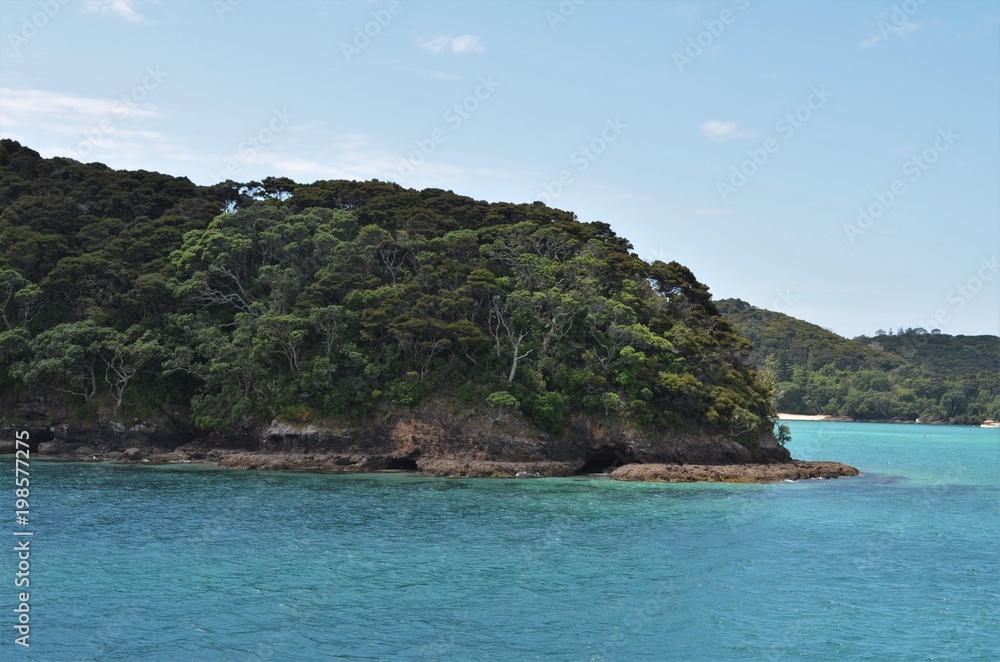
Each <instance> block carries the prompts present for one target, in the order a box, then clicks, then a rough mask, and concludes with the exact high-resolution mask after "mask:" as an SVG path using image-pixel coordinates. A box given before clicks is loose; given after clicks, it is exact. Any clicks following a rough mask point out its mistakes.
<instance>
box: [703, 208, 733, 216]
mask: <svg viewBox="0 0 1000 662" xmlns="http://www.w3.org/2000/svg"><path fill="white" fill-rule="evenodd" d="M694 213H695V215H696V216H726V215H727V214H731V213H733V210H732V209H719V208H710V209H695V210H694Z"/></svg>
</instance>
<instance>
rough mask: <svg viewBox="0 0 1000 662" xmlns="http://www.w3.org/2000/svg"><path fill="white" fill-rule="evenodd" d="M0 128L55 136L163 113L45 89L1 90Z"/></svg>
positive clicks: (150, 106) (141, 105)
mask: <svg viewBox="0 0 1000 662" xmlns="http://www.w3.org/2000/svg"><path fill="white" fill-rule="evenodd" d="M0 97H2V98H3V102H2V103H0V126H4V127H8V126H35V127H39V128H46V129H48V130H51V131H55V132H56V133H75V132H85V131H87V130H88V129H91V128H93V127H94V126H95V125H97V124H99V123H100V122H101V121H102V120H108V121H111V122H114V121H116V120H120V119H124V118H126V117H127V118H130V119H131V118H135V119H151V118H155V117H159V116H160V115H161V114H162V113H161V111H160V110H159V109H158V108H157V107H156V106H155V105H154V104H151V103H136V102H132V101H123V100H121V99H96V98H92V97H80V96H75V95H72V94H62V93H59V92H48V91H46V90H30V89H27V90H26V89H18V90H14V89H10V88H7V87H0Z"/></svg>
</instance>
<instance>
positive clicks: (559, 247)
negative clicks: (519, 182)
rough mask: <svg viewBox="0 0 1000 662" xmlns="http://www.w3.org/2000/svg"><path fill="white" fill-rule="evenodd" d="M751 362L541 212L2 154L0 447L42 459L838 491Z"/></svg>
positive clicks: (684, 275) (709, 316)
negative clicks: (16, 433) (775, 484)
mask: <svg viewBox="0 0 1000 662" xmlns="http://www.w3.org/2000/svg"><path fill="white" fill-rule="evenodd" d="M751 350H752V345H751V343H750V342H749V341H748V340H747V339H746V338H744V337H743V336H741V335H740V334H739V333H738V332H737V331H736V329H735V328H734V327H733V326H732V325H731V324H730V322H729V321H728V320H727V319H726V317H725V316H724V315H723V314H722V312H721V311H720V308H719V305H718V303H717V302H716V301H715V300H714V299H713V298H712V295H711V293H710V291H709V288H708V286H707V285H705V284H704V283H701V282H699V281H698V279H697V278H696V277H695V275H694V274H693V273H692V272H691V271H690V269H688V268H687V267H685V266H684V265H682V264H680V263H678V262H673V261H672V262H669V263H665V262H663V261H660V260H655V261H653V262H651V263H650V262H646V261H644V260H642V259H641V258H640V257H639V256H638V255H637V254H636V253H635V251H634V250H633V247H632V245H631V244H630V243H629V241H628V240H627V239H625V238H624V237H620V236H618V235H617V234H616V233H615V231H614V229H613V228H612V226H611V225H610V224H608V223H605V222H602V221H582V220H580V219H578V218H577V216H576V214H574V213H573V212H571V211H566V210H561V209H556V208H552V207H549V206H547V205H545V204H543V203H541V202H534V203H530V204H512V203H503V202H499V203H490V202H486V201H482V200H475V199H472V198H469V197H465V196H461V195H458V194H456V193H454V192H452V191H446V190H442V189H424V190H414V189H407V188H404V187H402V186H399V185H398V184H394V183H392V182H383V181H379V180H371V181H366V182H358V181H348V180H325V181H317V182H313V183H311V184H303V183H298V182H295V181H293V180H291V179H288V178H284V177H269V178H266V179H264V180H262V181H259V182H257V181H250V182H235V181H226V182H221V183H219V184H216V185H213V186H196V185H194V184H193V183H192V182H191V181H190V180H188V179H185V178H179V177H171V176H168V175H163V174H159V173H152V172H146V171H134V172H130V171H114V170H111V169H110V168H108V167H107V166H105V165H103V164H100V163H88V164H85V163H80V162H77V161H74V160H72V159H68V158H61V157H57V158H51V159H43V158H41V156H40V155H39V154H38V153H37V152H35V151H33V150H31V149H29V148H27V147H24V146H22V145H20V144H19V143H17V142H15V141H12V140H0V444H2V443H4V440H6V439H7V438H8V437H11V438H12V436H13V435H8V432H10V431H11V430H13V429H19V428H20V429H27V430H29V432H30V434H31V437H32V440H33V444H34V446H33V447H32V452H33V453H35V452H37V453H40V454H42V455H53V456H62V457H84V458H86V457H90V458H92V459H93V458H97V457H106V458H108V459H124V460H128V461H142V460H148V461H160V460H161V459H162V460H166V461H186V460H208V461H216V462H218V463H219V464H220V466H231V467H240V468H276V469H277V468H283V469H285V468H287V469H309V470H313V469H315V470H331V471H378V470H385V469H407V470H420V471H423V472H425V473H429V474H434V475H496V476H501V475H503V476H506V475H514V476H516V475H517V474H518V473H521V474H523V475H535V474H537V475H553V476H554V475H574V474H588V473H605V472H608V471H611V470H616V469H618V468H620V467H622V466H624V465H644V466H646V467H647V468H646V469H642V470H639V469H629V470H627V471H626V470H622V471H621V472H620V474H619V476H626V477H636V478H635V479H641V480H651V479H673V478H675V477H676V478H677V479H679V480H688V479H692V478H693V477H699V478H698V479H704V480H716V479H723V478H725V479H733V480H737V479H749V477H750V476H757V475H758V474H759V475H760V476H763V477H766V478H767V479H768V480H770V479H781V478H777V476H779V474H780V475H793V474H794V475H795V476H806V475H811V474H812V473H817V474H823V473H828V472H829V471H830V470H829V468H822V467H810V466H809V465H806V464H795V463H794V461H793V460H792V458H791V455H790V454H789V452H788V450H787V449H786V448H785V446H784V444H785V442H787V441H788V439H789V437H788V430H787V428H786V427H782V426H780V425H779V424H777V420H776V418H775V404H774V403H775V396H776V393H775V389H774V383H773V379H772V378H771V377H770V376H769V373H768V372H767V371H766V370H758V369H757V368H756V367H755V366H754V365H753V363H752V362H751V361H750V360H749V357H750V352H751ZM776 428H777V429H776ZM675 466H676V467H680V468H679V469H671V468H670V467H675ZM695 466H697V467H708V468H705V469H698V470H694V469H691V467H695ZM720 466H726V467H736V466H744V467H763V466H772V467H781V470H778V469H774V471H772V472H771V473H768V472H767V471H764V470H763V469H761V470H760V471H758V470H757V469H742V470H736V469H733V470H729V469H727V470H721V469H718V467H720ZM774 472H777V473H774ZM782 472H785V473H782ZM640 476H641V478H639V477H640ZM762 479H763V478H762Z"/></svg>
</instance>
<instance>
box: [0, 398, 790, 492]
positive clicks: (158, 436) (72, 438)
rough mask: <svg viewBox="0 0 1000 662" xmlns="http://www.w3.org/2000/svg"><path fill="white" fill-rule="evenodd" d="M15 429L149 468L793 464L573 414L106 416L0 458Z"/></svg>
mask: <svg viewBox="0 0 1000 662" xmlns="http://www.w3.org/2000/svg"><path fill="white" fill-rule="evenodd" d="M15 429H28V430H29V431H30V432H31V439H32V443H33V449H34V450H36V452H40V453H42V454H49V455H59V456H68V457H86V458H91V457H95V456H100V457H102V458H110V459H140V458H145V459H152V460H154V461H155V460H215V461H220V460H221V461H222V463H223V464H227V465H229V466H241V467H256V466H260V467H273V468H297V467H300V468H310V467H313V468H331V469H339V470H358V471H364V470H379V469H418V468H421V467H422V466H431V465H432V464H433V463H435V462H440V461H449V462H455V461H461V462H467V463H468V462H471V463H521V464H532V463H533V464H535V465H538V466H539V467H541V469H542V472H547V473H548V474H550V475H565V474H572V473H577V472H579V473H601V472H606V471H610V470H612V469H614V468H615V467H618V466H622V465H625V464H631V463H671V464H709V465H724V464H747V463H751V464H752V463H784V462H789V461H790V460H791V457H790V455H789V453H788V451H787V450H786V449H785V448H783V447H782V446H780V445H779V444H778V443H777V442H776V441H775V440H774V439H773V437H771V438H764V439H760V440H759V441H758V443H757V444H756V445H755V446H754V447H753V448H748V447H745V446H742V445H740V444H737V443H735V442H733V441H730V440H727V439H725V438H724V437H721V436H711V435H697V434H688V433H680V432H678V433H676V434H672V435H665V436H651V435H649V433H647V432H644V431H642V430H640V429H637V428H635V427H632V426H629V425H627V424H624V423H620V422H608V421H599V420H595V419H592V418H588V417H584V416H578V417H575V418H573V419H571V420H570V421H569V431H568V432H567V433H566V434H565V435H564V436H562V437H560V438H554V437H552V436H550V435H547V434H545V433H541V432H538V431H537V430H533V429H532V428H530V427H529V426H528V425H527V424H526V423H524V422H523V421H508V422H504V423H501V424H498V423H494V424H490V423H489V422H488V421H486V420H485V419H483V418H479V417H469V416H464V415H458V414H451V413H448V412H446V411H442V410H441V409H440V408H438V409H434V408H424V409H423V410H420V411H417V412H414V414H413V415H412V416H409V417H405V418H404V417H398V418H396V419H395V420H390V421H389V422H387V423H380V424H370V425H356V426H352V427H323V426H317V425H291V424H287V423H278V422H272V423H271V424H270V425H268V426H266V427H258V428H247V429H243V430H230V431H225V432H214V433H210V434H204V435H192V434H191V431H190V430H188V431H181V430H179V429H168V428H167V427H163V426H159V425H155V424H151V423H147V422H142V421H133V422H132V423H131V424H123V423H121V422H117V421H113V420H109V419H104V418H102V419H101V420H99V421H98V422H97V423H96V424H94V425H79V424H66V423H63V424H58V425H54V426H49V427H42V426H39V425H37V424H34V425H28V426H17V425H12V424H9V423H8V424H5V425H3V426H0V439H2V440H3V442H2V443H0V452H12V448H13V439H14V434H13V431H14V430H15ZM8 442H9V443H8ZM7 446H10V448H7ZM269 457H270V458H281V459H282V460H281V463H280V464H277V465H276V464H275V463H274V461H269V460H268V459H267V458H269ZM225 458H228V459H225ZM237 458H238V459H237ZM317 463H318V464H317ZM553 463H554V464H553ZM313 465H315V467H314V466H313ZM549 465H551V466H549ZM556 465H558V466H556ZM546 467H548V468H546Z"/></svg>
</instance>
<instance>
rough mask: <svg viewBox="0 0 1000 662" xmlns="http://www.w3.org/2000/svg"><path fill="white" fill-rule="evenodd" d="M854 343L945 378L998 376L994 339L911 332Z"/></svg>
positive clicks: (999, 354) (998, 349)
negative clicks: (979, 375) (876, 349)
mask: <svg viewBox="0 0 1000 662" xmlns="http://www.w3.org/2000/svg"><path fill="white" fill-rule="evenodd" d="M855 341H857V342H861V343H864V344H866V345H868V346H870V347H871V346H874V347H878V348H880V349H882V350H884V351H886V352H889V353H891V354H894V355H896V356H898V357H901V358H903V359H904V360H906V361H907V362H909V363H913V364H916V365H918V366H920V367H921V368H923V369H925V370H929V371H930V372H935V373H937V374H939V375H941V376H942V377H947V378H948V379H959V380H963V379H969V378H972V377H975V376H977V375H978V374H979V373H982V372H987V373H992V374H994V375H996V374H1000V337H997V336H949V335H945V334H933V335H932V334H929V333H920V332H917V331H913V330H910V331H909V332H904V333H903V334H902V335H892V336H889V335H883V336H875V337H874V338H868V337H865V336H860V337H858V338H855ZM852 342H853V341H852Z"/></svg>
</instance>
